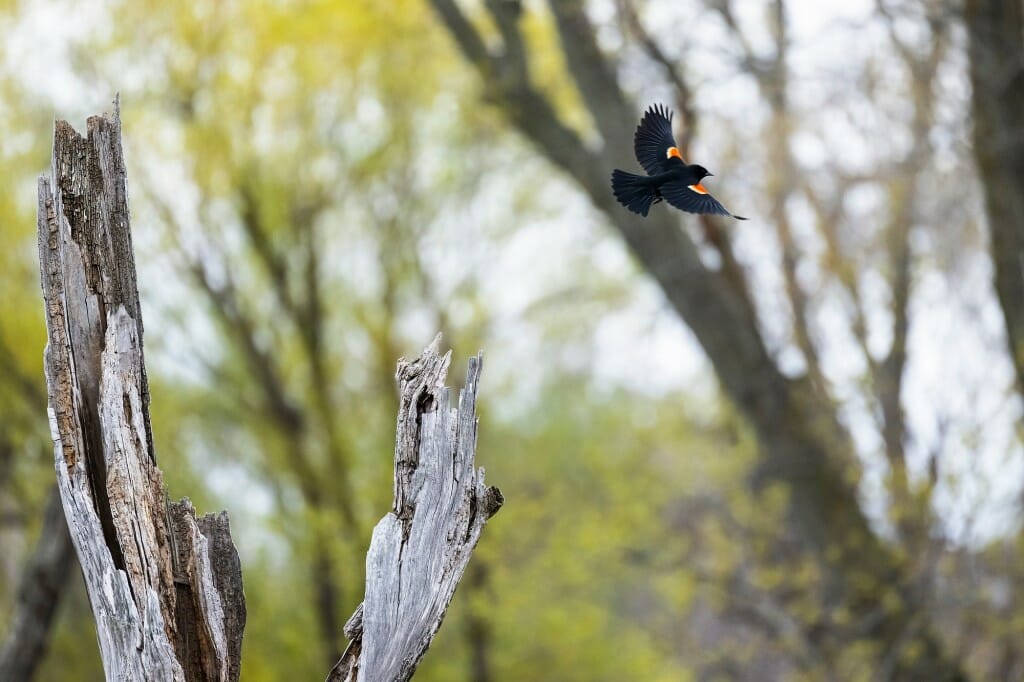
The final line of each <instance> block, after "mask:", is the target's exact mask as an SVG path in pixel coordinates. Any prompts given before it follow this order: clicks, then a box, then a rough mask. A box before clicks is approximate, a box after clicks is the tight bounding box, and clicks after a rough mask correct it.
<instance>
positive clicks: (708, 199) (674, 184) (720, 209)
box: [661, 180, 746, 220]
mask: <svg viewBox="0 0 1024 682" xmlns="http://www.w3.org/2000/svg"><path fill="white" fill-rule="evenodd" d="M661 196H663V197H665V201H667V202H668V203H670V204H672V205H673V206H675V207H676V208H678V209H681V210H683V211H686V212H687V213H703V214H707V215H727V216H730V217H732V218H735V219H736V220H746V218H744V217H743V216H738V215H733V214H732V213H729V211H727V210H726V209H725V206H722V204H720V203H719V202H718V199H715V198H714V197H713V196H711V195H710V194H709V193H708V191H707V190H706V189H705V188H704V186H703V185H701V184H700V183H697V184H696V185H684V184H683V183H682V182H680V181H678V180H673V181H671V182H666V183H665V184H664V185H662V186H661Z"/></svg>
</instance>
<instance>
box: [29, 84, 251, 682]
mask: <svg viewBox="0 0 1024 682" xmlns="http://www.w3.org/2000/svg"><path fill="white" fill-rule="evenodd" d="M38 228H39V260H40V270H41V273H42V286H43V298H44V302H45V312H46V326H47V333H48V343H47V347H46V352H45V371H46V383H47V392H48V399H49V408H48V412H49V419H50V431H51V434H52V436H53V441H54V455H55V466H56V472H57V482H58V487H59V489H60V495H61V500H62V502H63V505H64V513H65V516H66V518H67V521H68V528H69V530H70V534H71V539H72V541H73V543H74V546H75V549H76V551H77V553H78V558H79V561H80V563H81V565H82V572H83V574H84V577H85V583H86V588H87V590H88V593H89V599H90V602H91V604H92V609H93V613H94V615H95V619H96V628H97V634H98V638H99V644H100V654H101V656H102V659H103V666H104V670H105V671H106V676H107V679H108V680H118V681H120V680H218V681H225V680H237V679H238V675H239V664H240V655H241V640H242V628H243V626H244V623H245V603H244V599H243V596H242V583H241V579H242V576H241V567H240V565H239V561H238V555H237V553H236V551H235V548H234V545H233V544H232V542H231V537H230V533H229V530H228V521H227V514H226V513H224V512H221V513H220V514H216V515H207V516H204V517H201V518H196V515H195V512H194V510H193V509H192V507H191V504H190V503H189V502H188V500H183V501H181V502H178V503H174V504H168V501H167V497H166V492H165V490H164V486H163V475H162V473H161V472H160V470H159V469H158V468H157V466H156V460H155V454H154V451H153V440H152V435H151V434H152V431H151V428H150V422H149V386H148V382H147V379H146V370H145V365H144V362H143V351H142V316H141V308H140V305H139V297H138V291H137V284H136V276H135V261H134V255H133V252H132V243H131V233H130V225H129V215H128V204H127V182H126V174H125V166H124V159H123V155H122V151H121V122H120V117H119V114H118V111H117V107H116V103H115V110H114V114H113V115H112V116H103V117H99V116H94V117H92V118H90V119H89V121H88V137H87V138H83V137H81V136H80V135H79V134H78V133H77V132H75V130H74V129H73V128H72V127H71V126H70V125H69V124H68V123H66V122H65V121H57V123H56V129H55V135H54V152H53V176H52V177H45V176H44V177H42V178H40V180H39V213H38Z"/></svg>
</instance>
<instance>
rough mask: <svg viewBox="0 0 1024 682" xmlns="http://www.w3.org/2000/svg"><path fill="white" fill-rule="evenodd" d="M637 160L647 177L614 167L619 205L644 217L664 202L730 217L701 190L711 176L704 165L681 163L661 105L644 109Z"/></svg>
mask: <svg viewBox="0 0 1024 682" xmlns="http://www.w3.org/2000/svg"><path fill="white" fill-rule="evenodd" d="M633 148H634V151H635V152H636V158H637V161H639V162H640V165H641V166H643V167H644V170H645V171H647V175H636V174H635V173H627V172H626V171H623V170H619V169H618V168H616V169H615V170H614V171H612V191H613V192H614V193H615V198H616V199H617V200H618V201H619V203H620V204H622V205H623V206H625V207H626V208H628V209H629V210H630V211H632V212H633V213H639V214H640V215H642V216H644V217H646V216H647V213H648V212H649V211H650V210H651V205H652V204H656V203H658V202H659V201H662V200H665V201H667V202H668V203H670V204H672V205H673V206H675V207H676V208H678V209H681V210H683V211H686V212H688V213H705V214H712V215H726V216H731V217H733V218H736V219H737V220H746V218H744V217H742V216H738V215H733V214H732V213H730V212H729V211H727V210H726V209H725V207H724V206H722V204H720V203H719V202H718V200H717V199H715V198H714V197H713V196H711V194H710V193H709V192H708V191H707V189H705V188H704V186H703V185H702V184H700V181H701V180H703V179H704V178H706V177H707V176H709V175H711V173H709V172H708V170H707V169H706V168H704V166H700V165H697V164H687V163H686V162H685V161H683V157H682V154H680V153H679V148H678V147H676V141H675V139H674V138H673V137H672V113H671V112H669V111H668V110H667V109H665V108H664V107H662V106H660V105H654V106H652V107H651V108H649V109H648V110H647V112H646V113H645V114H644V117H643V118H642V119H641V120H640V125H639V126H638V127H637V129H636V134H635V135H634V137H633Z"/></svg>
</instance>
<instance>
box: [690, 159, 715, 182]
mask: <svg viewBox="0 0 1024 682" xmlns="http://www.w3.org/2000/svg"><path fill="white" fill-rule="evenodd" d="M690 170H692V171H693V172H694V173H696V174H697V179H698V180H701V179H703V178H706V177H709V176H712V175H714V173H712V172H711V171H709V170H708V169H707V168H705V167H704V166H701V165H699V164H696V163H695V164H693V165H692V166H690Z"/></svg>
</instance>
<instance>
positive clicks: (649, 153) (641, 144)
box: [633, 104, 682, 175]
mask: <svg viewBox="0 0 1024 682" xmlns="http://www.w3.org/2000/svg"><path fill="white" fill-rule="evenodd" d="M672 149H675V150H676V151H675V154H674V155H672V154H670V150H672ZM633 151H634V152H635V153H636V160H637V161H639V162H640V165H641V166H643V167H644V170H645V171H647V174H648V175H657V174H658V173H664V172H665V171H667V170H671V169H672V168H673V167H674V166H673V164H678V163H682V157H681V156H680V155H679V149H678V148H677V147H676V140H675V138H674V137H672V112H671V111H669V110H668V109H667V108H666V107H664V106H662V105H660V104H654V105H652V106H651V107H650V108H649V109H647V111H646V112H644V117H643V118H642V119H640V125H639V126H637V129H636V134H634V135H633ZM673 157H674V158H675V159H678V160H676V161H673Z"/></svg>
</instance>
